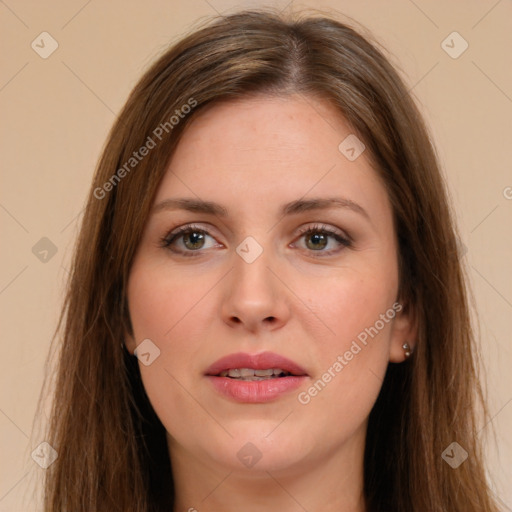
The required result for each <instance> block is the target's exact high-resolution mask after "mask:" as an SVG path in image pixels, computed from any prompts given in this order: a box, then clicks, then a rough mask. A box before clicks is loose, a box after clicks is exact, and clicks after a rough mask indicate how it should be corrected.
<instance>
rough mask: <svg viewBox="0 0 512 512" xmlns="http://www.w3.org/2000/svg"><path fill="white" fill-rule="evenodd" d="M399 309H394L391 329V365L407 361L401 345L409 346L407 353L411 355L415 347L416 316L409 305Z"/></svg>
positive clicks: (416, 332)
mask: <svg viewBox="0 0 512 512" xmlns="http://www.w3.org/2000/svg"><path fill="white" fill-rule="evenodd" d="M397 304H398V305H400V306H401V308H400V309H398V307H397V308H396V311H397V313H396V316H395V318H394V320H393V326H392V328H391V345H390V347H389V361H390V362H392V363H402V362H403V361H405V360H406V359H407V357H406V355H405V352H406V351H405V350H404V348H403V345H404V344H405V343H407V344H408V345H409V347H410V348H409V351H410V352H411V353H412V352H413V351H414V348H415V346H416V339H417V336H418V322H417V314H416V311H415V308H414V306H413V305H412V304H411V303H408V304H406V305H402V304H401V303H400V302H397Z"/></svg>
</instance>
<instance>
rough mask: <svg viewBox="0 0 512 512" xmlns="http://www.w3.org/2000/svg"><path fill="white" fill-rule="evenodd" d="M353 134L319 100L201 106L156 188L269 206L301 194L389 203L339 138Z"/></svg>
mask: <svg viewBox="0 0 512 512" xmlns="http://www.w3.org/2000/svg"><path fill="white" fill-rule="evenodd" d="M349 136H351V137H354V136H355V134H354V132H353V130H352V129H351V127H350V125H349V124H348V123H347V121H346V120H345V119H344V118H343V117H342V116H341V115H340V113H339V112H337V111H336V110H335V109H334V107H333V106H332V105H330V104H329V103H328V102H327V101H326V100H323V99H320V98H318V97H313V96H303V95H291V96H280V97H268V96H258V97H251V98H244V99H241V100H236V101H226V102H222V103H217V104H213V105H211V106H208V107H206V109H204V110H203V111H201V112H199V113H198V116H197V117H196V118H195V119H194V120H193V121H192V122H191V123H190V124H189V125H188V126H187V128H186V130H185V132H184V134H183V136H182V139H181V140H180V143H179V144H178V147H177V148H176V150H175V152H174V154H173V156H172V158H171V160H170V164H169V169H168V172H167V173H166V175H165V176H164V179H163V181H162V184H161V186H160V188H159V191H158V192H157V197H156V201H161V200H163V199H166V198H168V197H169V196H179V195H181V196H184V195H186V196H187V197H190V196H191V195H192V196H196V197H198V198H201V199H208V200H213V201H217V202H221V203H223V202H229V203H232V204H233V205H238V206H241V204H242V203H243V204H244V205H245V209H247V208H249V209H250V207H251V205H253V206H254V208H262V207H264V208H265V209H269V208H271V207H272V205H275V207H276V210H277V208H278V207H279V206H280V205H281V204H282V203H285V202H289V201H293V200H296V199H298V198H299V197H303V196H305V195H308V194H309V195H312V196H315V197H318V196H322V195H324V196H325V195H329V196H332V195H334V194H336V193H339V194H342V195H343V196H346V197H349V198H350V199H353V200H357V201H358V202H364V203H367V204H370V203H371V204H373V206H375V207H376V208H381V209H386V208H387V209H389V204H388V200H387V194H386V192H385V187H384V186H383V183H382V182H381V179H380V177H379V176H378V174H377V172H376V171H375V170H374V169H373V168H372V167H371V165H370V163H369V160H368V159H367V158H366V155H365V153H364V152H363V153H362V154H361V155H360V156H359V157H358V158H356V159H355V160H353V161H351V160H349V159H348V158H347V157H346V155H345V154H344V153H343V152H342V151H340V148H339V146H340V143H342V141H344V140H345V139H346V138H347V137H349Z"/></svg>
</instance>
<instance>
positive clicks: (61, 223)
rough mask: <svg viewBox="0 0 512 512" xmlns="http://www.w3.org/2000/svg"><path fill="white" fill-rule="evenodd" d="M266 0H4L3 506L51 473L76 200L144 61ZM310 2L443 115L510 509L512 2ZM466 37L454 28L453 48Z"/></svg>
mask: <svg viewBox="0 0 512 512" xmlns="http://www.w3.org/2000/svg"><path fill="white" fill-rule="evenodd" d="M257 5H262V3H261V2H251V3H249V2H241V1H238V0H186V1H184V0H183V1H174V2H164V1H163V0H161V1H156V0H153V1H149V2H144V3H143V2H135V1H121V0H116V1H109V2H101V1H100V0H91V1H84V0H75V1H66V2H65V1H63V0H56V1H54V2H52V3H47V2H44V3H42V2H41V3H40V2H36V1H31V2H28V1H15V0H6V1H2V2H0V24H1V25H0V34H1V37H2V47H3V51H2V56H3V59H2V66H1V70H0V108H1V119H2V123H1V141H2V147H1V162H2V187H1V192H0V222H1V229H2V260H1V265H0V309H1V323H2V349H1V353H2V358H1V361H0V364H1V372H0V376H1V377H0V379H1V388H0V389H1V394H0V429H1V434H2V440H1V455H0V457H1V460H2V464H1V468H0V511H13V510H23V511H25V510H26V511H34V510H39V509H40V505H39V503H38V499H37V493H36V495H35V496H33V492H34V491H37V487H36V485H35V482H36V480H37V478H38V477H40V476H41V474H42V472H43V471H44V470H43V469H41V468H40V467H39V466H38V465H37V464H36V463H35V462H34V461H33V460H32V458H31V452H32V451H33V450H34V449H35V448H36V446H37V445H38V444H39V443H40V442H42V441H44V439H42V438H41V436H40V434H39V433H37V432H33V431H32V421H33V416H34V412H35V404H36V400H37V398H38V393H39V390H40V387H41V384H42V379H43V372H44V361H45V357H46V354H47V351H48V347H49V343H50V339H51V336H52V333H53V330H54V328H55V324H56V319H57V314H58V308H59V304H60V301H61V299H62V293H63V283H64V279H65V277H66V273H67V271H66V269H67V268H69V260H70V255H71V249H72V244H73V242H74V238H75V236H76V233H77V227H78V222H79V220H80V218H81V210H82V207H83V204H84V200H85V196H86V193H87V190H88V187H89V183H90V180H91V176H92V172H93V169H94V167H95V164H96V161H97V158H98V156H99V153H100V150H101V147H102V144H103V141H104V139H105V137H106V135H107V131H108V129H109V128H110V126H111V124H112V122H113V120H114V118H115V115H116V112H118V111H119V110H120V108H121V106H122V105H123V103H124V101H125V99H126V97H127V94H128V93H129V91H130V89H131V88H132V87H133V85H134V84H135V82H136V80H137V79H138V78H139V76H140V75H141V73H142V71H143V70H144V69H145V67H146V66H147V65H148V64H149V63H150V62H151V61H152V60H153V59H154V57H155V56H156V55H157V54H158V53H159V52H160V51H162V49H163V48H164V46H165V45H166V44H168V43H169V42H170V41H174V40H176V39H177V38H179V37H180V36H181V35H182V34H184V33H185V32H186V31H188V30H189V29H190V28H191V27H192V25H193V24H194V23H196V22H197V21H198V20H199V19H200V18H204V17H208V16H210V15H213V14H216V13H217V12H218V13H227V12H229V11H230V10H233V9H239V8H242V7H246V6H257ZM273 5H275V6H278V7H280V8H285V7H286V6H287V5H288V7H287V8H288V9H294V10H297V9H299V8H301V7H303V6H306V7H313V5H314V4H313V2H312V1H310V2H306V3H304V4H300V3H299V2H292V3H289V4H288V1H283V2H275V3H274V4H273ZM315 6H316V7H321V8H323V9H328V10H333V11H337V12H338V13H339V14H340V15H341V16H342V19H346V18H343V16H348V17H350V18H353V19H354V20H356V21H357V22H359V23H361V24H362V25H364V26H366V27H367V28H368V29H369V30H370V31H371V32H372V33H373V34H374V36H375V37H376V38H377V39H378V40H379V41H381V42H382V43H383V44H384V45H385V46H386V47H387V48H388V49H389V51H390V52H391V53H392V54H393V55H394V57H393V61H394V63H395V64H397V63H399V65H400V66H401V68H402V69H403V72H404V74H405V76H406V80H407V82H408V83H409V84H410V87H411V88H412V89H413V92H414V94H415V96H416V97H417V99H418V101H419V103H420V104H421V106H422V109H423V110H424V112H425V115H426V117H427V120H428V122H429V123H430V125H431V127H432V131H433V135H434V138H435V142H436V144H437V147H438V151H439V156H440V159H441V162H442V164H443V167H444V169H445V173H446V176H447V181H448V185H449V187H450V193H451V195H452V197H453V202H454V206H455V208H456V211H457V215H458V217H459V222H460V229H461V235H462V240H461V243H463V244H464V246H465V247H467V253H466V255H465V258H464V259H465V263H466V265H467V268H468V272H469V275H470V278H471V281H472V285H473V288H474V292H475V299H476V308H477V310H478V311H479V314H480V327H481V338H482V352H483V355H484V363H485V367H486V372H487V381H488V393H489V400H490V401H489V404H490V411H491V414H492V416H493V420H492V422H491V424H489V425H486V426H484V425H482V431H481V435H484V434H486V433H488V432H489V431H490V430H492V427H494V428H495V430H496V434H497V441H496V443H494V442H491V443H489V444H488V445H487V447H486V454H487V460H488V465H489V473H490V475H491V477H492V479H493V481H494V484H493V486H494V489H495V492H496V494H497V495H499V497H500V500H501V502H502V504H503V509H504V510H512V490H511V488H510V486H509V485H506V484H507V483H509V482H511V481H512V439H511V434H510V433H511V432H512V372H511V370H510V367H511V364H512V347H511V345H510V328H511V321H510V318H511V317H512V272H511V270H510V264H511V262H512V258H511V256H512V236H511V225H512V222H511V221H512V188H511V187H512V172H511V171H512V164H511V162H512V121H511V119H512V62H511V50H512V2H511V1H510V0H500V1H497V0H485V1H484V0H479V1H476V0H471V1H470V0H466V1H460V0H459V1H451V2H447V1H444V0H436V1H427V0H414V1H412V0H392V1H386V2H384V1H377V0H372V1H361V0H358V1H356V0H354V1H342V0H331V1H323V2H318V3H316V2H315ZM43 31H46V32H48V33H49V34H51V36H52V37H53V38H54V39H55V40H56V41H57V42H58V45H59V46H58V49H57V50H56V51H55V52H54V53H53V54H52V55H50V56H49V57H48V58H46V59H43V58H42V57H41V56H40V55H39V54H38V53H36V52H35V51H34V50H33V49H32V48H31V43H32V41H34V40H36V43H37V41H40V38H38V39H36V38H37V37H38V36H39V34H40V33H41V32H43ZM453 31H457V32H458V33H459V34H460V35H461V36H462V37H463V38H464V40H465V41H467V43H468V44H469V46H468V48H467V50H466V51H465V52H464V53H462V54H461V55H460V56H459V57H458V58H456V59H454V58H452V57H450V56H449V55H448V54H447V53H446V52H445V50H444V49H443V47H442V42H443V40H445V38H446V37H447V36H448V35H449V34H451V33H452V32H453ZM45 37H47V36H45ZM45 41H46V44H45V48H46V49H48V48H49V47H50V46H49V40H48V39H46V40H45ZM448 41H449V43H448V44H450V45H452V43H451V39H448ZM462 43H463V42H462V41H461V40H457V39H454V43H453V45H452V46H454V48H453V49H452V50H450V51H452V52H454V51H458V50H460V49H462V46H461V44H462ZM39 44H40V43H39ZM40 51H42V49H40ZM42 237H47V238H49V239H50V240H51V241H52V243H53V244H54V245H55V246H56V247H57V253H56V254H55V255H54V256H52V257H51V253H49V255H48V261H46V262H42V261H40V260H39V259H38V258H37V257H36V255H35V254H34V253H33V252H32V248H33V246H34V245H35V244H36V243H37V242H38V241H39V240H40V239H41V238H42Z"/></svg>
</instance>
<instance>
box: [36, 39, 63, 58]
mask: <svg viewBox="0 0 512 512" xmlns="http://www.w3.org/2000/svg"><path fill="white" fill-rule="evenodd" d="M30 46H31V47H32V50H34V51H35V52H36V53H37V54H38V55H39V57H41V58H42V59H47V58H48V57H49V56H50V55H51V54H52V53H53V52H54V51H55V50H56V49H57V48H58V47H59V43H58V42H57V41H56V40H55V39H54V38H53V37H52V36H51V35H50V34H48V32H41V33H40V34H39V35H38V36H37V37H36V38H35V39H34V40H33V41H32V44H31V45H30Z"/></svg>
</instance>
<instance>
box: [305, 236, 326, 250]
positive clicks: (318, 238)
mask: <svg viewBox="0 0 512 512" xmlns="http://www.w3.org/2000/svg"><path fill="white" fill-rule="evenodd" d="M307 240H308V242H309V241H310V240H311V241H313V240H314V242H313V245H312V246H309V243H307V245H308V247H309V248H310V249H313V250H317V249H319V248H320V249H323V248H324V247H325V246H326V245H327V237H326V236H325V235H323V234H320V233H314V234H311V235H309V236H308V237H307ZM318 242H319V243H318Z"/></svg>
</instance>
